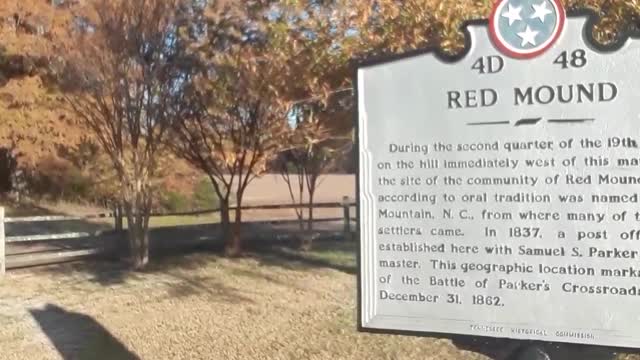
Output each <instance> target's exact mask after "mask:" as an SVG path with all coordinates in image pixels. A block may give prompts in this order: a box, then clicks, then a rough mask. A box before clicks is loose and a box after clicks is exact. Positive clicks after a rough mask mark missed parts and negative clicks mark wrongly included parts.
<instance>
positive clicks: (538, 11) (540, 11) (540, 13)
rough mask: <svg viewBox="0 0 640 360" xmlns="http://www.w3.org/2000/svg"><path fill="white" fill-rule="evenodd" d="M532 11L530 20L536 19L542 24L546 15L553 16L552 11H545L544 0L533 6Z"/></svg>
mask: <svg viewBox="0 0 640 360" xmlns="http://www.w3.org/2000/svg"><path fill="white" fill-rule="evenodd" d="M533 10H534V13H533V15H531V19H535V18H538V19H540V21H541V22H542V23H544V19H545V18H546V17H547V15H549V14H553V11H551V10H549V9H547V3H546V1H544V0H543V1H542V2H541V3H540V4H539V5H536V4H533ZM509 25H511V24H509Z"/></svg>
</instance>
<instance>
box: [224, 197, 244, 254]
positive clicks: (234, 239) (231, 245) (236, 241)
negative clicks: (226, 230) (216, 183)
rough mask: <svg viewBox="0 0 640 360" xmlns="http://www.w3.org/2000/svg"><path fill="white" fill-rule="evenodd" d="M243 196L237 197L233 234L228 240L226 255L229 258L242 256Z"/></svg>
mask: <svg viewBox="0 0 640 360" xmlns="http://www.w3.org/2000/svg"><path fill="white" fill-rule="evenodd" d="M241 206H242V195H241V194H238V195H237V196H236V210H235V215H236V218H235V221H234V223H233V226H232V227H231V234H230V237H229V238H228V242H227V248H226V254H227V256H229V257H238V256H240V255H242V239H241V235H242V234H241V228H242V208H241Z"/></svg>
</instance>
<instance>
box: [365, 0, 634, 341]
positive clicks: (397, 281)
mask: <svg viewBox="0 0 640 360" xmlns="http://www.w3.org/2000/svg"><path fill="white" fill-rule="evenodd" d="M594 21H595V19H594V17H593V16H588V15H586V14H582V15H576V14H570V15H569V16H568V17H567V16H565V13H564V11H563V9H562V7H561V5H560V3H559V1H557V0H509V1H507V0H503V1H498V2H497V4H496V9H495V11H494V13H493V15H492V16H491V19H490V20H489V21H488V22H483V23H475V24H469V25H467V26H466V31H467V49H466V51H465V53H464V54H463V55H461V56H460V57H459V58H457V59H450V58H447V57H445V56H442V55H441V54H439V53H437V52H433V53H432V52H428V51H425V52H423V53H419V54H413V55H411V56H405V57H401V58H395V59H392V60H388V61H385V60H383V61H376V62H370V63H367V64H363V65H362V66H361V67H360V68H359V69H358V72H357V91H358V126H359V129H358V134H359V137H358V139H359V140H358V142H359V144H358V146H359V179H358V186H359V216H360V225H359V226H360V235H361V250H360V259H359V270H360V274H359V277H360V279H359V281H360V284H359V291H360V298H359V301H360V304H359V306H360V320H359V321H360V327H361V329H362V330H365V331H367V330H370V331H393V332H397V331H400V332H417V333H451V334H468V335H479V336H490V337H506V338H516V339H535V340H544V341H557V342H569V343H584V344H598V345H611V346H620V347H640V148H639V144H640V66H639V65H640V60H639V59H640V41H638V40H636V39H634V38H633V36H629V34H628V36H627V37H626V38H624V39H620V41H619V42H618V43H617V44H615V45H612V46H611V47H609V48H606V47H602V46H599V45H597V44H595V43H594V42H593V41H592V39H591V37H590V35H589V34H591V31H592V27H593V23H594ZM634 36H635V35H634Z"/></svg>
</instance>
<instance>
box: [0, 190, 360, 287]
mask: <svg viewBox="0 0 640 360" xmlns="http://www.w3.org/2000/svg"><path fill="white" fill-rule="evenodd" d="M310 206H311V207H312V208H313V209H338V208H342V209H343V216H342V217H340V218H336V217H334V218H319V219H314V220H313V221H314V222H337V221H343V222H344V230H343V231H344V235H345V238H347V239H348V238H349V237H350V234H351V222H352V221H353V219H352V218H351V216H350V209H351V208H353V207H354V206H356V204H355V203H354V202H352V201H350V199H349V197H346V196H345V197H343V199H342V202H325V203H315V204H291V203H289V204H275V205H274V204H265V205H248V206H242V207H241V210H243V211H245V210H280V209H306V208H309V207H310ZM237 208H238V207H237V206H230V207H229V211H235V210H237ZM220 210H221V209H220V208H217V209H204V210H196V211H189V212H173V213H152V214H151V217H167V216H194V215H205V214H213V213H218V212H220ZM4 215H5V212H4V208H2V207H0V276H2V275H4V273H5V271H6V266H7V255H6V244H16V243H35V242H46V241H54V240H73V239H86V238H99V237H102V236H104V235H106V234H111V233H115V231H114V230H100V231H96V232H68V233H59V234H36V235H25V236H5V223H9V224H11V223H39V222H59V221H84V220H94V219H100V218H115V214H114V213H100V214H90V215H85V216H64V215H46V216H27V217H4ZM285 222H286V223H294V222H298V220H297V219H295V220H267V221H253V222H252V223H254V224H261V223H262V224H273V223H285ZM102 251H104V249H81V250H77V249H76V250H65V251H54V252H47V254H30V255H29V257H30V258H37V257H47V256H50V257H53V258H59V259H76V258H81V257H83V256H94V255H98V254H100V253H101V252H102Z"/></svg>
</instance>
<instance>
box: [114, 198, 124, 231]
mask: <svg viewBox="0 0 640 360" xmlns="http://www.w3.org/2000/svg"><path fill="white" fill-rule="evenodd" d="M113 215H114V217H115V228H116V231H122V229H124V221H123V220H124V217H123V214H122V205H121V204H120V203H117V204H116V205H115V206H114V207H113Z"/></svg>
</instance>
